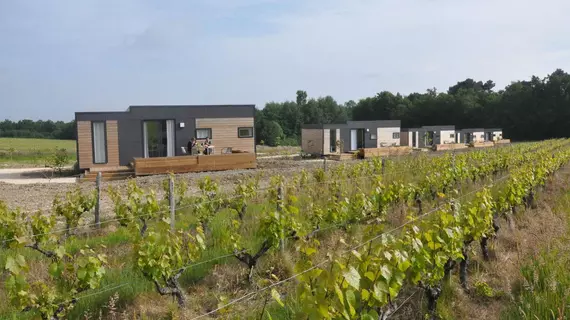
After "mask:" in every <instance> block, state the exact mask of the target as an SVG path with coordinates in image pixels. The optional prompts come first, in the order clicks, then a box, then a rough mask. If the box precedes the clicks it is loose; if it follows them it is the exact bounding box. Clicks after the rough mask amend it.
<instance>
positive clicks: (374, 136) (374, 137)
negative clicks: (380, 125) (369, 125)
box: [370, 133, 378, 140]
mask: <svg viewBox="0 0 570 320" xmlns="http://www.w3.org/2000/svg"><path fill="white" fill-rule="evenodd" d="M376 139H378V136H376V133H371V134H370V140H376Z"/></svg>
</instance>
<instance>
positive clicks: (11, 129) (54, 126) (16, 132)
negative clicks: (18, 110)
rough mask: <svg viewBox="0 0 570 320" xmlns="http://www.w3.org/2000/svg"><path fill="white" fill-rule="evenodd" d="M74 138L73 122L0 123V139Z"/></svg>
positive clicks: (30, 121) (23, 121) (22, 121)
mask: <svg viewBox="0 0 570 320" xmlns="http://www.w3.org/2000/svg"><path fill="white" fill-rule="evenodd" d="M75 136H76V134H75V121H70V122H63V121H52V120H47V121H43V120H39V121H33V120H20V121H10V120H4V121H0V137H8V138H44V139H62V140H74V139H75Z"/></svg>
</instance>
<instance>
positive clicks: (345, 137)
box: [340, 128, 350, 152]
mask: <svg viewBox="0 0 570 320" xmlns="http://www.w3.org/2000/svg"><path fill="white" fill-rule="evenodd" d="M340 139H341V140H342V141H344V145H343V149H344V150H342V152H350V129H348V128H344V129H340Z"/></svg>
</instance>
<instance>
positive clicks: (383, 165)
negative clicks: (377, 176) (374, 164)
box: [382, 158, 386, 175]
mask: <svg viewBox="0 0 570 320" xmlns="http://www.w3.org/2000/svg"><path fill="white" fill-rule="evenodd" d="M384 168H386V159H384V158H382V175H383V174H384Z"/></svg>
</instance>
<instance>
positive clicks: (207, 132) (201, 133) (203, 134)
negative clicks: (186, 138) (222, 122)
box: [196, 128, 212, 140]
mask: <svg viewBox="0 0 570 320" xmlns="http://www.w3.org/2000/svg"><path fill="white" fill-rule="evenodd" d="M206 138H208V139H212V129H210V128H202V129H196V139H198V140H200V139H206Z"/></svg>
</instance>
